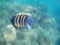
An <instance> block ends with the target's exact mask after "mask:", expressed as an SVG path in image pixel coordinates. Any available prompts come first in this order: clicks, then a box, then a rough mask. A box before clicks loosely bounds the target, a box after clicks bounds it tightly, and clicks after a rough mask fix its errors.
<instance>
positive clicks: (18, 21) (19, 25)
mask: <svg viewBox="0 0 60 45" xmlns="http://www.w3.org/2000/svg"><path fill="white" fill-rule="evenodd" d="M19 17H20V15H18V17H17V26H18V27H19V26H20V25H19Z"/></svg>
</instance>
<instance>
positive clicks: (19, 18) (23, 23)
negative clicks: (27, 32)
mask: <svg viewBox="0 0 60 45" xmlns="http://www.w3.org/2000/svg"><path fill="white" fill-rule="evenodd" d="M10 21H11V23H12V24H13V26H14V27H16V28H30V26H31V25H32V18H31V16H30V14H29V13H18V14H16V15H15V16H12V17H11V19H10Z"/></svg>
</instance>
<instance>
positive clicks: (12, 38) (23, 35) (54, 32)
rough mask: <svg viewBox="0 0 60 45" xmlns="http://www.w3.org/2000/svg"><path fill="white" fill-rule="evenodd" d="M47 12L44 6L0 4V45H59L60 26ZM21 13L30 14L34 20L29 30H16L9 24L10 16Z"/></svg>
mask: <svg viewBox="0 0 60 45" xmlns="http://www.w3.org/2000/svg"><path fill="white" fill-rule="evenodd" d="M48 10H49V8H48V7H47V5H45V4H39V5H36V6H33V5H29V4H22V3H21V4H19V3H12V2H9V1H8V2H3V3H2V2H1V3H0V45H60V31H59V30H60V26H58V25H59V24H58V23H57V21H56V20H55V19H54V18H53V17H51V16H49V14H48ZM22 12H24V13H31V14H32V16H33V17H34V18H35V21H34V25H33V26H32V28H31V29H29V30H24V29H23V30H22V31H20V30H16V29H15V28H14V27H13V25H12V24H11V22H10V17H11V16H13V15H15V14H17V13H22Z"/></svg>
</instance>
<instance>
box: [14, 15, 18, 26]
mask: <svg viewBox="0 0 60 45" xmlns="http://www.w3.org/2000/svg"><path fill="white" fill-rule="evenodd" d="M17 17H18V16H17V15H16V16H15V19H14V25H15V26H17Z"/></svg>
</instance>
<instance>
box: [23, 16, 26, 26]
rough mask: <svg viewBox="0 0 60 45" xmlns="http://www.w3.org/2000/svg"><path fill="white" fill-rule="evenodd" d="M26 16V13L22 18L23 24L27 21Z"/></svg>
mask: <svg viewBox="0 0 60 45" xmlns="http://www.w3.org/2000/svg"><path fill="white" fill-rule="evenodd" d="M25 18H26V15H24V16H23V18H22V26H24V25H25V22H24V20H25Z"/></svg>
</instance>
